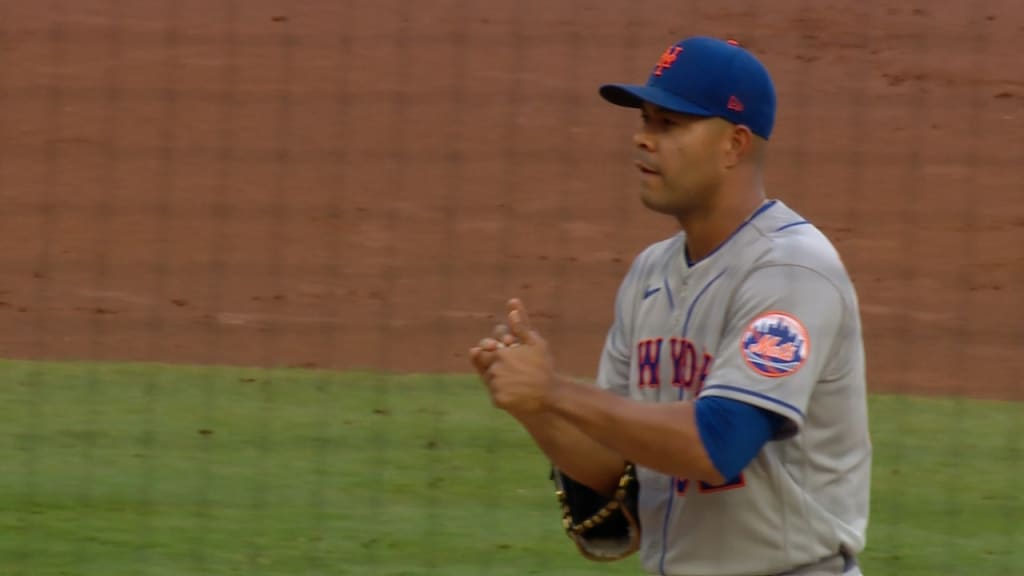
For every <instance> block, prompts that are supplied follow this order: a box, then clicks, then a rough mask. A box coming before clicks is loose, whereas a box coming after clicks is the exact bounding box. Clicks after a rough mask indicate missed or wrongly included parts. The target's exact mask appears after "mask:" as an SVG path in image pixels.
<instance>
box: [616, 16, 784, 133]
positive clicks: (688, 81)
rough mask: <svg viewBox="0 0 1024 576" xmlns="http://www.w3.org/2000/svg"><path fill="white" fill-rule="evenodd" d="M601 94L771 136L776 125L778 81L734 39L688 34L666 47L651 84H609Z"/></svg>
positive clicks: (629, 104)
mask: <svg viewBox="0 0 1024 576" xmlns="http://www.w3.org/2000/svg"><path fill="white" fill-rule="evenodd" d="M599 92H600V94H601V97H603V98H604V99H605V100H607V101H609V102H611V103H612V104H616V105H618V106H625V107H628V108H640V107H641V105H642V103H643V102H649V103H651V104H654V105H656V106H660V107H662V108H665V109H668V110H672V111H675V112H680V113H683V114H693V115H695V116H708V117H711V116H716V117H719V118H724V119H725V120H728V121H729V122H732V123H733V124H742V125H745V126H747V127H748V128H750V131H751V132H753V133H754V134H757V135H758V136H760V137H762V138H764V139H765V140H767V139H768V138H769V137H770V136H771V133H772V128H773V127H774V125H775V87H774V85H773V83H772V79H771V76H769V74H768V70H767V69H766V68H765V67H764V65H763V64H761V62H760V61H759V60H758V59H757V58H756V57H755V56H754V55H753V54H751V53H750V52H749V51H748V50H746V49H745V48H743V47H742V46H740V45H739V43H737V42H735V41H733V40H719V39H717V38H709V37H705V36H696V37H692V38H686V39H684V40H681V41H679V42H677V43H676V44H674V45H672V46H670V47H669V48H668V49H666V50H665V52H663V53H662V55H661V57H660V58H659V59H658V63H657V64H656V65H655V66H654V68H653V69H652V70H651V74H650V76H649V77H648V79H647V84H645V85H642V86H641V85H634V84H605V85H603V86H601V88H600V90H599Z"/></svg>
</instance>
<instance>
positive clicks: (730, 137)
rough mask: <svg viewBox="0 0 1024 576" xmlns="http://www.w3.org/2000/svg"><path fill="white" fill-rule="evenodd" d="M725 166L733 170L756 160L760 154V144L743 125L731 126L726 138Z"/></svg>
mask: <svg viewBox="0 0 1024 576" xmlns="http://www.w3.org/2000/svg"><path fill="white" fill-rule="evenodd" d="M724 148H725V166H726V168H729V169H732V168H735V167H736V166H738V165H739V164H741V163H743V162H746V161H748V160H752V159H754V158H755V157H756V156H757V154H758V150H757V149H758V143H757V139H756V137H755V136H754V133H753V132H751V131H750V128H747V127H746V126H743V125H729V126H728V128H727V133H726V138H725V146H724Z"/></svg>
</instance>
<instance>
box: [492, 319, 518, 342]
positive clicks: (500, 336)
mask: <svg viewBox="0 0 1024 576" xmlns="http://www.w3.org/2000/svg"><path fill="white" fill-rule="evenodd" d="M493 338H494V339H495V340H497V341H498V342H499V343H501V344H504V345H505V346H514V345H515V344H516V341H517V339H516V335H515V334H513V333H512V330H511V329H509V327H508V324H498V325H497V326H495V327H494V335H493Z"/></svg>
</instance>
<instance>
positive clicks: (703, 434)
mask: <svg viewBox="0 0 1024 576" xmlns="http://www.w3.org/2000/svg"><path fill="white" fill-rule="evenodd" d="M694 406H695V410H696V418H697V431H698V432H699V433H700V439H701V442H703V443H704V449H705V451H707V453H708V457H709V458H710V459H711V463H712V464H714V465H715V468H716V469H717V470H718V472H719V474H721V475H722V477H724V478H725V479H726V480H729V481H731V480H734V479H736V477H738V476H739V474H740V472H742V471H743V469H744V468H746V467H747V465H748V464H750V461H751V460H753V459H754V458H755V457H756V456H757V454H758V452H760V451H761V448H763V447H764V445H765V444H766V443H767V442H768V441H769V440H771V439H772V438H774V437H775V436H776V434H777V433H778V432H779V430H780V428H781V427H782V425H783V424H785V423H786V417H785V416H782V415H781V414H776V413H775V412H772V411H770V410H765V409H764V408H760V407H758V406H754V405H751V404H747V403H746V402H741V401H739V400H733V399H731V398H722V397H719V396H705V397H703V398H700V399H699V400H697V402H696V403H695V404H694Z"/></svg>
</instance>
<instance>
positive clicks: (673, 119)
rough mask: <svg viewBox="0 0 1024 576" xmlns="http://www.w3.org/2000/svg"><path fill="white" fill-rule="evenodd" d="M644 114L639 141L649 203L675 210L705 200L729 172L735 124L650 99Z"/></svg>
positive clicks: (670, 211)
mask: <svg viewBox="0 0 1024 576" xmlns="http://www.w3.org/2000/svg"><path fill="white" fill-rule="evenodd" d="M641 118H642V120H643V129H642V130H641V131H639V132H638V133H637V134H636V136H634V142H635V144H636V164H637V168H638V169H639V170H640V172H641V178H642V185H643V195H642V200H643V203H644V205H645V206H647V207H648V208H650V209H651V210H654V211H656V212H660V213H664V214H673V215H679V214H681V213H684V212H687V211H692V210H694V209H697V208H700V207H701V206H704V205H706V204H707V203H708V201H709V200H710V199H712V198H713V196H714V194H715V192H716V191H717V190H718V188H719V186H720V183H721V180H722V177H723V175H724V173H725V170H723V166H722V160H723V152H724V151H725V149H726V147H727V139H728V135H729V128H730V125H729V124H728V123H727V122H725V121H723V120H720V119H718V118H703V117H698V116H691V115H688V114H679V113H676V112H670V111H668V110H665V109H664V108H660V107H657V106H654V105H652V104H648V103H644V104H643V109H642V112H641Z"/></svg>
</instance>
